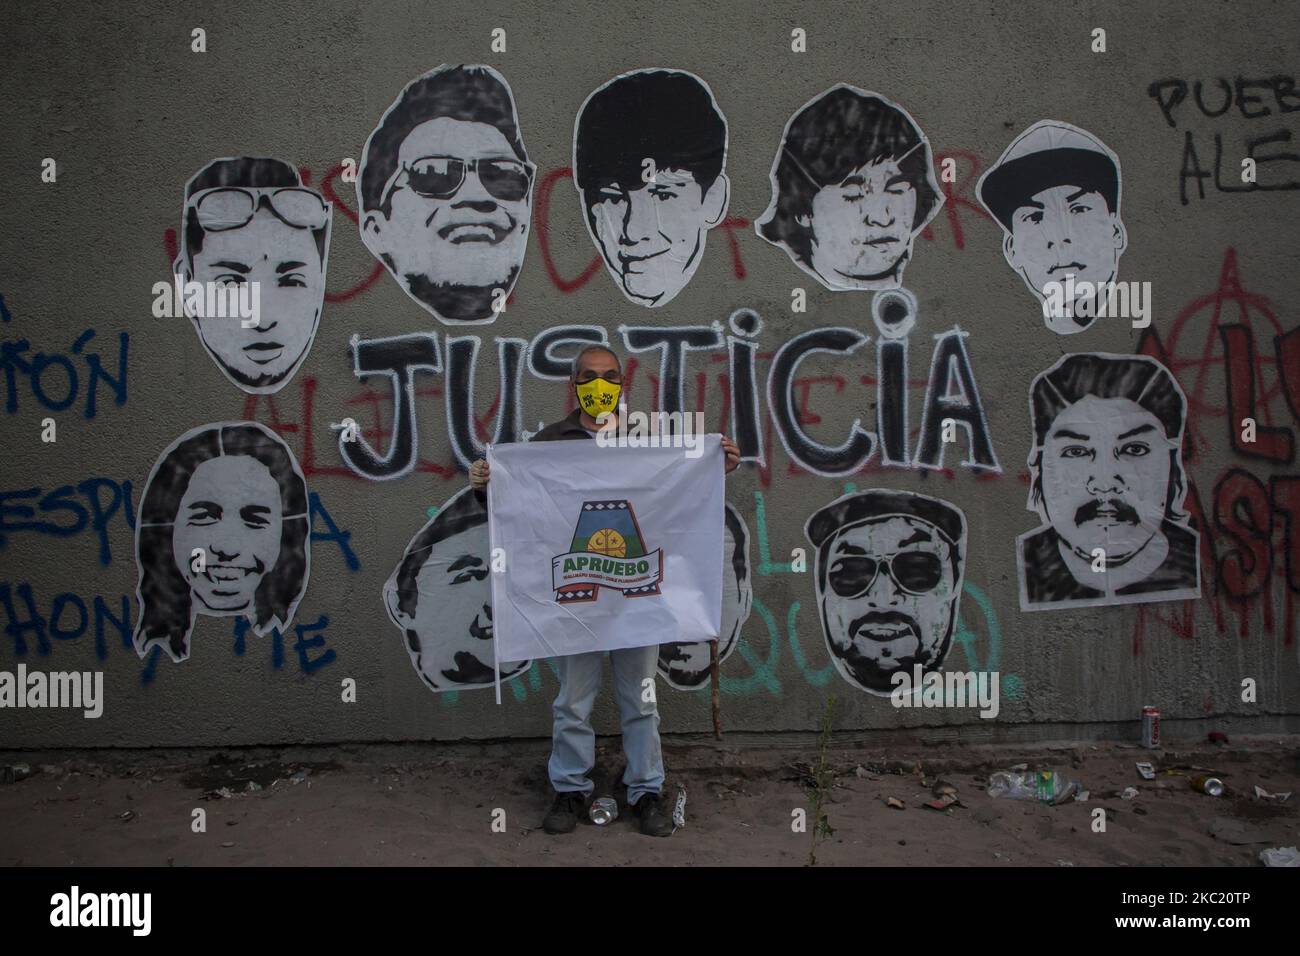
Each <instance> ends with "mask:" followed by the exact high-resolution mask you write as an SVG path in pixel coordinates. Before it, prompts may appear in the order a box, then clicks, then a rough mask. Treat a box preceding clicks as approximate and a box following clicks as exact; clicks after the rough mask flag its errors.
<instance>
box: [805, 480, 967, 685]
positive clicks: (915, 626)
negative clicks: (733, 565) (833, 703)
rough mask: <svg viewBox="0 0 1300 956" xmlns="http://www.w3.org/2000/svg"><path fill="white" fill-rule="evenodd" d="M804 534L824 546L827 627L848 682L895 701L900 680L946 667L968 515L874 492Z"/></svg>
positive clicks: (844, 504)
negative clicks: (897, 677)
mask: <svg viewBox="0 0 1300 956" xmlns="http://www.w3.org/2000/svg"><path fill="white" fill-rule="evenodd" d="M805 532H806V534H807V536H808V540H809V541H811V542H812V544H813V546H814V547H815V548H816V549H817V562H816V587H817V601H818V605H819V607H820V609H821V619H822V629H823V632H824V634H825V637H826V646H827V649H828V650H829V651H830V654H831V659H832V660H833V661H834V662H835V667H836V669H837V670H838V671H839V673H840V676H841V677H843V678H844V679H845V680H846V681H848V682H849V683H850V684H852V685H854V686H855V687H858V688H859V689H861V690H864V691H867V692H868V693H871V694H879V695H882V696H888V695H889V694H890V692H891V691H892V690H893V689H894V684H893V677H894V675H895V674H897V673H899V672H903V673H906V674H908V675H909V677H910V675H911V674H912V669H913V667H915V666H917V665H920V667H921V668H922V669H923V670H924V671H932V670H938V669H939V668H940V667H941V666H942V664H943V660H944V657H945V656H946V655H947V653H948V649H949V647H950V646H951V643H952V634H953V629H954V628H955V626H956V623H957V613H958V605H959V602H960V600H961V589H962V569H963V564H964V557H965V552H966V518H965V515H963V514H962V512H961V511H960V510H959V509H957V508H956V507H955V506H954V505H952V504H950V503H948V502H946V501H941V500H939V499H938V498H931V497H928V496H926V495H919V494H915V493H911V492H906V491H896V490H893V489H883V488H882V489H870V490H867V491H860V492H856V493H854V494H850V495H845V496H844V497H843V498H839V499H837V500H836V501H833V502H831V503H830V504H829V505H827V506H826V507H824V508H822V509H820V510H819V511H817V512H816V513H815V514H814V515H813V516H812V517H811V518H809V520H808V524H807V526H806V528H805Z"/></svg>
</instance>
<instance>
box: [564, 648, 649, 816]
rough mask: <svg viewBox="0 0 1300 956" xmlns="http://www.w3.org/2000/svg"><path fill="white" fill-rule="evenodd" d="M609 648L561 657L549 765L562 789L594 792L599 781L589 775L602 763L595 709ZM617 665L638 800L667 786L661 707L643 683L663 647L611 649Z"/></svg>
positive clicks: (630, 785)
mask: <svg viewBox="0 0 1300 956" xmlns="http://www.w3.org/2000/svg"><path fill="white" fill-rule="evenodd" d="M604 656H605V652H604V651H593V652H591V653H589V654H572V655H570V656H568V657H560V658H557V659H556V662H555V663H556V666H557V667H558V668H559V671H560V693H559V696H557V697H556V698H555V705H554V711H555V730H554V733H553V735H552V736H553V744H552V748H551V762H550V764H549V766H548V769H549V771H550V776H551V785H552V786H554V787H555V789H556V790H557V791H558V792H560V793H572V792H580V793H584V794H587V795H588V796H590V795H591V792H592V790H593V789H594V788H595V784H593V783H592V782H591V778H590V777H588V776H587V774H589V773H590V772H591V769H592V767H594V766H595V765H596V732H595V730H593V729H592V726H591V708H592V706H593V705H594V704H595V703H596V692H597V691H599V690H600V677H601V674H600V668H601V663H602V659H603V658H604ZM609 657H610V663H611V664H612V665H613V667H614V693H615V695H616V697H617V698H618V713H619V718H620V722H621V724H622V728H623V753H624V754H626V755H627V770H626V771H625V772H624V774H623V783H625V784H626V785H627V800H628V803H629V804H635V803H636V802H637V801H638V800H640V799H641V797H642V795H643V794H647V793H658V792H659V791H660V790H661V789H662V788H663V785H664V761H663V754H662V753H661V752H660V750H659V708H658V707H657V706H656V705H655V702H654V700H653V699H652V700H649V701H646V700H642V687H643V682H644V681H645V679H646V678H647V677H648V678H650V679H651V680H652V681H653V680H654V677H655V665H656V662H657V661H658V659H659V648H658V647H656V646H654V645H653V644H652V645H650V646H649V647H625V648H621V649H620V650H617V651H610V652H609ZM656 690H657V688H656Z"/></svg>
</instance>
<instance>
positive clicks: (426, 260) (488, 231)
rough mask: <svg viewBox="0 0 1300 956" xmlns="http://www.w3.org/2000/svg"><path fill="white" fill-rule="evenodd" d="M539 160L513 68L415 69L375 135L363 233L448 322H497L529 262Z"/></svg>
mask: <svg viewBox="0 0 1300 956" xmlns="http://www.w3.org/2000/svg"><path fill="white" fill-rule="evenodd" d="M536 171H537V170H536V167H535V166H534V165H533V164H532V163H530V162H529V161H528V151H527V150H526V149H525V148H524V141H523V136H522V135H521V133H520V131H519V120H518V117H517V116H516V115H515V101H514V95H513V94H512V93H511V91H510V85H509V84H508V83H507V82H506V81H505V78H504V77H503V76H501V74H500V73H498V72H497V71H496V70H494V69H492V68H491V67H489V66H448V65H446V64H444V65H442V66H440V67H438V68H437V69H435V70H432V71H430V72H429V73H426V74H424V75H423V76H420V77H417V78H416V79H414V80H412V81H411V82H410V83H409V84H408V85H407V86H406V88H405V89H404V90H402V92H401V94H400V95H399V96H398V97H397V99H396V100H394V102H393V104H392V106H390V107H389V108H388V110H387V111H386V112H385V113H384V115H383V117H382V118H381V119H380V120H379V125H378V126H376V127H375V129H374V132H372V133H371V134H370V137H369V138H368V139H367V140H366V146H365V151H364V153H363V155H362V160H361V167H360V169H359V170H358V175H357V206H358V209H359V210H360V217H359V223H358V225H359V227H360V229H361V241H362V242H364V243H365V246H366V248H367V249H369V250H370V252H371V253H372V254H373V255H374V256H375V258H376V259H378V260H379V261H380V262H382V263H383V264H384V266H385V267H386V268H387V269H388V271H389V272H390V273H391V274H392V276H393V278H394V279H396V280H397V281H398V283H400V284H401V286H402V288H403V289H404V290H405V291H406V294H407V295H409V296H410V297H411V298H412V299H414V300H415V301H416V302H417V303H419V305H420V307H421V308H423V309H426V310H427V311H429V312H431V313H432V314H433V315H435V316H436V317H437V318H438V319H439V320H441V321H442V322H446V323H448V324H474V323H483V322H491V321H493V320H494V319H495V318H496V317H497V315H498V314H499V313H500V312H501V311H503V310H504V309H505V304H506V300H507V299H508V297H509V295H510V292H511V290H512V289H513V288H514V285H515V280H516V279H517V278H518V276H519V270H520V269H521V268H522V267H523V262H524V250H525V249H526V248H527V245H528V228H529V223H530V220H531V217H532V201H533V180H534V177H535V175H536Z"/></svg>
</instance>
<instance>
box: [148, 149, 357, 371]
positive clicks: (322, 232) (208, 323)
mask: <svg viewBox="0 0 1300 956" xmlns="http://www.w3.org/2000/svg"><path fill="white" fill-rule="evenodd" d="M332 221H333V207H332V206H331V205H330V204H329V203H327V202H326V201H325V199H324V197H323V196H322V195H321V194H320V193H318V192H316V191H315V190H314V189H308V188H307V187H305V186H304V185H303V184H302V180H301V178H300V177H299V175H298V170H297V169H295V168H294V166H293V165H292V164H291V163H287V162H285V161H283V160H279V159H268V158H262V157H252V156H238V157H231V158H226V159H214V160H213V161H212V162H210V163H208V164H207V165H206V166H204V167H203V168H202V169H200V170H199V171H198V172H197V173H195V174H194V176H193V177H192V178H191V179H190V181H189V183H188V184H187V185H186V187H185V205H184V210H183V212H182V215H181V233H180V234H181V242H180V244H179V246H178V249H177V255H176V261H175V262H174V263H173V265H172V273H173V275H174V276H175V279H176V283H177V285H178V288H179V290H180V295H179V298H180V299H181V302H182V305H183V308H184V312H185V314H186V316H187V317H188V318H189V319H190V321H191V322H193V323H194V329H195V331H196V332H198V335H199V341H201V342H202V343H203V347H204V348H205V349H206V350H207V352H208V355H210V356H211V357H212V360H213V361H214V362H216V363H217V367H218V368H220V369H221V371H222V373H223V374H224V375H225V376H226V378H228V379H230V381H231V382H233V383H234V384H235V385H237V386H238V387H239V388H241V389H243V390H244V391H245V392H250V393H254V394H271V393H274V392H278V391H279V390H280V389H281V388H283V387H284V385H285V383H286V382H288V381H289V379H290V378H292V377H293V374H294V372H296V371H297V370H298V367H299V366H300V365H302V363H303V360H304V359H305V358H306V357H307V353H308V351H309V350H310V349H311V345H312V341H313V340H314V339H315V337H316V329H317V328H318V327H319V325H320V319H321V308H322V306H323V305H324V303H325V267H326V264H327V263H328V260H329V247H330V226H331V223H332ZM195 292H197V294H195ZM231 303H238V304H239V305H241V306H245V307H247V308H245V309H240V308H238V307H236V308H231V307H230V305H231Z"/></svg>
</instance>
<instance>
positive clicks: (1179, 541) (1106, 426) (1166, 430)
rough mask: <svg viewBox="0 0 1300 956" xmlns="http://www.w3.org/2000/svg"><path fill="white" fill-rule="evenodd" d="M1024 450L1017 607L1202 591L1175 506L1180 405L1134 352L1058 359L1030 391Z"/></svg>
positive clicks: (1184, 521)
mask: <svg viewBox="0 0 1300 956" xmlns="http://www.w3.org/2000/svg"><path fill="white" fill-rule="evenodd" d="M1029 410H1030V417H1031V419H1032V421H1033V425H1034V447H1033V449H1032V450H1031V451H1030V454H1029V470H1030V475H1031V478H1032V483H1031V486H1030V493H1029V502H1028V504H1027V507H1028V508H1029V510H1031V511H1035V512H1037V514H1038V515H1039V517H1040V518H1041V519H1042V521H1043V524H1042V526H1040V527H1038V528H1036V529H1034V530H1033V531H1030V532H1028V533H1026V534H1024V535H1021V537H1020V538H1019V540H1018V564H1019V568H1020V607H1021V610H1025V611H1041V610H1052V609H1056V608H1065V607H1091V606H1097V605H1106V604H1135V603H1139V602H1146V601H1180V600H1186V599H1188V598H1198V597H1200V596H1201V577H1200V562H1199V560H1198V554H1199V552H1198V543H1199V536H1198V534H1197V532H1196V531H1195V530H1194V529H1193V528H1191V527H1190V525H1189V518H1188V516H1187V515H1186V514H1185V513H1183V511H1182V510H1181V509H1182V504H1183V499H1184V497H1185V495H1186V492H1187V482H1186V478H1185V476H1184V471H1183V463H1182V437H1183V427H1184V424H1185V422H1186V413H1187V402H1186V399H1185V398H1184V396H1183V392H1182V389H1181V388H1180V387H1179V385H1178V383H1177V381H1175V379H1174V377H1173V375H1171V374H1170V372H1169V370H1168V369H1166V368H1165V367H1164V366H1163V365H1161V364H1160V363H1159V362H1157V361H1156V360H1155V359H1152V358H1147V357H1146V356H1138V355H1109V354H1104V353H1085V354H1075V355H1065V356H1063V357H1062V358H1061V359H1060V360H1059V361H1057V362H1056V364H1055V365H1053V366H1052V367H1051V368H1050V369H1048V370H1047V371H1045V372H1043V373H1041V374H1040V375H1038V377H1036V378H1035V379H1034V381H1033V384H1032V385H1031V386H1030V389H1029Z"/></svg>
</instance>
